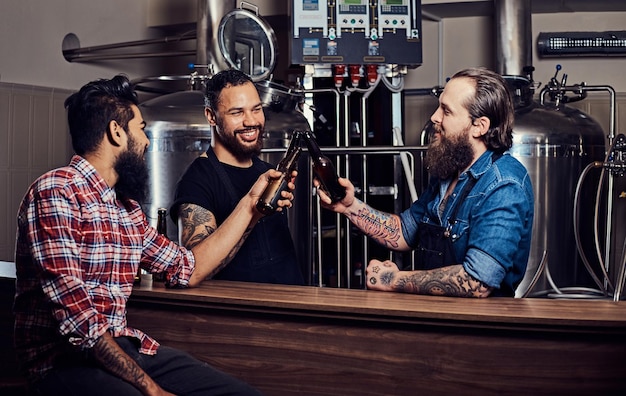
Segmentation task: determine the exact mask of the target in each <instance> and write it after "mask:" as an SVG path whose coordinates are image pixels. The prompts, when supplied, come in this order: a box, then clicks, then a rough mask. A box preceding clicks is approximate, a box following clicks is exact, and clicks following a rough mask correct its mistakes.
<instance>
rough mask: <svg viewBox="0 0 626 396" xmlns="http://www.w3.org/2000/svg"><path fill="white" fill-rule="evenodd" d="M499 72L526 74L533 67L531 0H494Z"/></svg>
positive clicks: (503, 73) (502, 73)
mask: <svg viewBox="0 0 626 396" xmlns="http://www.w3.org/2000/svg"><path fill="white" fill-rule="evenodd" d="M493 3H494V13H495V30H496V31H495V36H496V72H497V73H499V74H501V75H503V76H524V75H525V74H526V73H524V69H525V68H526V67H527V66H532V62H533V61H532V45H531V37H532V20H531V1H530V0H494V2H493Z"/></svg>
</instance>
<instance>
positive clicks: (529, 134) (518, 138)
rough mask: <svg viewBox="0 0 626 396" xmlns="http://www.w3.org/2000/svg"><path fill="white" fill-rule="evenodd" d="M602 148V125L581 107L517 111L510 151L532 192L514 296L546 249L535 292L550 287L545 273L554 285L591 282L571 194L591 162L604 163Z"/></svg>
mask: <svg viewBox="0 0 626 396" xmlns="http://www.w3.org/2000/svg"><path fill="white" fill-rule="evenodd" d="M604 150H605V144H604V132H603V131H602V128H601V127H600V125H599V124H598V123H597V122H596V121H595V120H593V119H592V118H590V117H589V116H588V115H586V114H585V113H583V112H582V111H579V110H577V109H575V108H573V107H569V106H563V105H561V106H559V107H555V106H553V105H550V104H547V105H543V106H542V105H540V104H539V103H537V102H534V101H532V102H530V103H529V104H528V105H527V106H522V107H518V108H517V109H516V114H515V123H514V126H513V147H512V148H511V153H512V155H513V156H514V157H516V158H517V159H518V160H519V161H520V162H522V163H523V164H524V166H526V169H527V170H528V173H529V175H530V178H531V182H532V185H533V190H534V193H535V220H534V224H533V238H532V243H531V253H530V258H529V261H528V268H527V271H526V277H525V278H524V280H523V281H522V284H521V285H520V286H519V287H518V289H517V295H518V296H520V295H521V293H524V291H525V290H526V289H527V288H528V286H529V284H530V282H531V280H532V277H533V275H534V274H535V272H536V271H537V269H538V267H539V265H540V263H541V260H542V258H543V256H544V252H545V254H546V256H545V260H546V267H547V269H548V272H545V271H544V273H543V274H542V277H541V278H539V281H538V282H537V284H536V285H535V286H534V288H533V289H532V290H533V292H540V291H544V290H550V289H551V286H550V284H549V282H548V278H547V276H548V274H549V275H550V276H551V277H552V280H553V281H554V283H555V285H556V286H558V287H571V286H592V284H591V283H590V284H587V283H589V282H590V281H589V279H590V278H589V275H588V274H587V273H586V269H585V268H584V266H583V264H582V261H581V259H580V257H579V255H578V252H577V247H576V241H575V238H574V225H573V224H574V223H573V221H574V215H573V213H574V193H575V191H576V185H577V182H578V179H579V177H580V175H581V174H582V171H583V169H584V168H585V167H586V166H587V165H588V164H589V163H591V162H592V161H602V160H603V158H604ZM590 180H593V178H591V179H590ZM590 180H587V182H586V183H585V185H584V186H585V187H586V191H587V192H588V193H587V194H584V195H583V200H582V205H581V211H582V212H583V213H581V215H582V216H581V221H582V222H584V224H581V227H582V237H583V240H586V241H592V240H593V239H592V238H593V234H592V222H591V220H590V216H591V214H592V211H593V206H594V193H595V189H594V183H591V182H590ZM595 180H596V181H597V178H596V179H595ZM596 185H597V184H596ZM587 247H589V246H587Z"/></svg>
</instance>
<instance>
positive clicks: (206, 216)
mask: <svg viewBox="0 0 626 396" xmlns="http://www.w3.org/2000/svg"><path fill="white" fill-rule="evenodd" d="M180 220H181V221H180V223H181V224H182V230H181V237H180V243H181V245H183V246H185V247H186V248H188V249H193V248H194V247H195V246H196V245H198V244H199V243H200V242H202V241H203V240H205V239H206V238H207V237H208V236H209V235H211V234H212V233H214V232H215V229H216V226H215V217H214V216H213V214H212V213H211V212H209V211H208V210H206V209H204V208H202V207H200V206H198V205H193V204H183V205H181V207H180Z"/></svg>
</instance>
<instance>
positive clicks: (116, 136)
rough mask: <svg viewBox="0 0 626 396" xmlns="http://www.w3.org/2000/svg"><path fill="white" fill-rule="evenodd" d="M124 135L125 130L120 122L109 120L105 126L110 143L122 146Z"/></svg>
mask: <svg viewBox="0 0 626 396" xmlns="http://www.w3.org/2000/svg"><path fill="white" fill-rule="evenodd" d="M125 135H126V132H125V131H124V129H122V127H121V126H120V124H118V123H117V121H115V120H112V121H109V125H108V127H107V137H108V138H109V141H110V142H111V144H112V145H114V146H118V147H120V146H122V144H123V142H124V139H125V138H126V136H125Z"/></svg>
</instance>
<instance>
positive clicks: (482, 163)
mask: <svg viewBox="0 0 626 396" xmlns="http://www.w3.org/2000/svg"><path fill="white" fill-rule="evenodd" d="M493 154H494V152H493V151H491V150H487V151H485V152H484V153H482V155H481V156H480V157H478V159H477V160H476V162H474V163H473V164H472V166H471V167H470V168H469V169H468V170H467V171H466V172H463V174H471V175H472V177H473V178H475V179H479V178H480V177H481V176H482V175H483V174H484V173H485V172H487V170H489V168H491V164H492V161H491V156H492V155H493Z"/></svg>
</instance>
